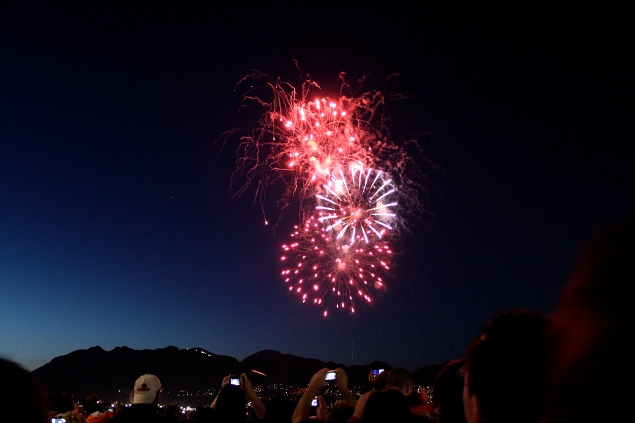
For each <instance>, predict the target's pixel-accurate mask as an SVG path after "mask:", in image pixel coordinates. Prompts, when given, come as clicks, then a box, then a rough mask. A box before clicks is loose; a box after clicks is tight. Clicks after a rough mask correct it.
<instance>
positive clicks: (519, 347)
mask: <svg viewBox="0 0 635 423" xmlns="http://www.w3.org/2000/svg"><path fill="white" fill-rule="evenodd" d="M549 324H550V320H549V318H548V317H547V316H546V315H544V314H541V313H537V312H533V311H529V310H510V311H503V312H501V313H498V314H496V315H495V316H493V317H492V318H491V319H490V320H489V321H488V322H487V324H486V326H485V328H484V329H483V330H482V331H481V333H480V334H478V335H477V336H476V338H475V339H474V340H473V341H472V342H471V343H470V345H469V346H468V348H467V352H466V355H465V364H466V365H465V381H464V385H463V406H464V408H465V417H466V420H467V421H468V423H509V422H514V423H533V422H535V420H536V419H537V417H538V416H539V413H540V408H541V407H542V402H543V398H544V393H545V391H546V389H547V384H546V376H547V362H548V355H549V354H548V349H547V348H548V342H547V331H548V329H549Z"/></svg>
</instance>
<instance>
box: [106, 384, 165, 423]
mask: <svg viewBox="0 0 635 423" xmlns="http://www.w3.org/2000/svg"><path fill="white" fill-rule="evenodd" d="M162 390H163V388H162V386H161V381H160V380H159V378H158V377H156V376H155V375H151V374H145V375H142V376H139V377H138V378H137V380H136V381H135V384H134V388H133V391H132V405H130V406H129V407H126V408H124V409H123V410H121V411H120V412H118V413H116V414H115V415H114V416H113V417H112V419H110V422H111V423H131V422H134V423H139V422H148V423H153V422H164V423H165V422H170V419H169V418H167V417H166V416H164V415H162V414H159V412H158V405H159V401H160V400H161V391H162Z"/></svg>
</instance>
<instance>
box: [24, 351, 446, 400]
mask: <svg viewBox="0 0 635 423" xmlns="http://www.w3.org/2000/svg"><path fill="white" fill-rule="evenodd" d="M441 366H442V364H437V365H431V366H426V367H423V368H421V369H417V370H415V371H412V370H411V371H412V372H413V377H414V379H415V383H416V384H417V385H424V386H430V385H432V382H433V381H434V377H435V376H436V374H437V372H438V371H439V369H440V368H441ZM324 367H328V368H331V369H334V368H338V367H339V368H342V369H344V370H345V371H346V374H347V375H348V377H349V385H350V386H351V388H353V387H355V386H358V387H362V386H364V385H365V384H368V380H367V377H368V374H369V372H370V371H371V370H372V369H380V368H381V369H386V370H390V369H391V368H392V366H391V365H389V364H387V363H384V362H381V361H374V362H372V363H369V364H366V365H353V366H345V365H344V364H342V363H335V362H332V361H329V362H325V361H320V360H317V359H314V358H303V357H298V356H294V355H291V354H283V353H280V352H278V351H274V350H263V351H259V352H257V353H255V354H253V355H250V356H249V357H246V358H245V359H244V360H242V361H239V360H237V359H236V358H234V357H230V356H226V355H220V354H214V353H212V352H209V351H207V350H205V349H203V348H177V347H174V346H169V347H166V348H160V349H154V350H149V349H145V350H134V349H131V348H128V347H125V346H123V347H116V348H114V349H113V350H111V351H105V350H104V349H102V348H101V347H99V346H95V347H91V348H89V349H86V350H77V351H73V352H71V353H69V354H67V355H63V356H59V357H56V358H54V359H53V360H51V361H50V362H49V363H47V364H45V365H44V366H42V367H39V368H37V369H35V370H33V373H34V374H35V375H36V376H37V377H39V378H40V380H41V381H42V382H43V383H44V385H45V386H46V388H47V389H48V391H49V393H51V394H57V393H62V392H71V393H73V395H74V396H75V400H76V401H79V402H82V401H83V400H84V399H85V398H86V397H87V396H88V395H90V394H97V395H98V397H99V398H101V399H103V400H105V401H109V402H122V403H128V402H129V400H130V396H129V393H130V390H131V389H132V386H133V384H134V381H135V380H136V379H137V378H138V377H139V376H141V375H142V374H145V373H151V374H154V375H157V376H158V377H159V379H160V380H161V384H162V386H163V393H162V402H163V403H172V402H175V401H176V402H177V403H178V404H179V405H182V406H183V405H191V406H195V405H196V404H198V403H200V404H206V405H209V403H211V401H212V399H213V396H215V394H216V393H217V392H218V390H219V389H220V386H221V382H222V380H223V377H225V376H226V375H228V374H240V373H247V374H248V375H249V377H250V380H251V381H252V384H253V385H254V387H256V386H257V387H259V388H260V392H259V395H261V396H263V397H265V396H267V395H268V394H269V393H271V390H272V388H271V387H272V386H276V387H278V388H277V389H280V387H281V386H284V387H286V388H287V389H299V388H304V387H306V386H307V384H308V383H309V380H310V379H311V376H313V375H314V374H315V372H317V371H318V370H320V369H322V368H324ZM409 370H410V369H409Z"/></svg>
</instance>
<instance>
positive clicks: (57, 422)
mask: <svg viewBox="0 0 635 423" xmlns="http://www.w3.org/2000/svg"><path fill="white" fill-rule="evenodd" d="M51 423H66V419H64V418H57V419H56V418H52V419H51Z"/></svg>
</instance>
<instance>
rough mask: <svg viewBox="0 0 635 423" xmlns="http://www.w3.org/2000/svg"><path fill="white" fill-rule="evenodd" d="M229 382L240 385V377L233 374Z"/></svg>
mask: <svg viewBox="0 0 635 423" xmlns="http://www.w3.org/2000/svg"><path fill="white" fill-rule="evenodd" d="M229 383H230V384H232V385H236V386H240V377H234V376H232V377H231V378H230V379H229Z"/></svg>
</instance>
